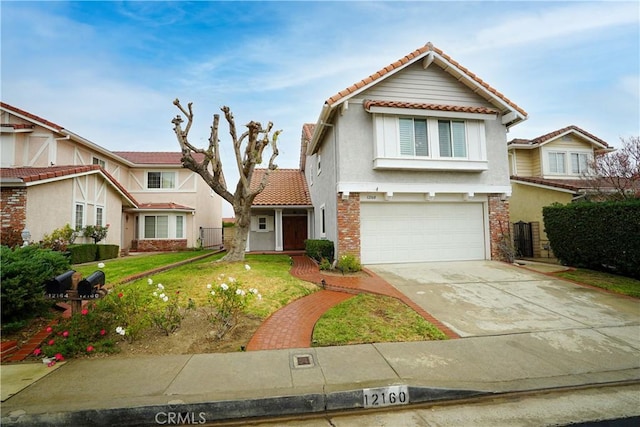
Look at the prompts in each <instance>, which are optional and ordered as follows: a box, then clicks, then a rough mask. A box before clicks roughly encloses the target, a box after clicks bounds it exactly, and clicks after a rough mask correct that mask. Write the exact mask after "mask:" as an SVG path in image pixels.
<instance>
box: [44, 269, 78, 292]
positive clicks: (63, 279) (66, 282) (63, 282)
mask: <svg viewBox="0 0 640 427" xmlns="http://www.w3.org/2000/svg"><path fill="white" fill-rule="evenodd" d="M75 272H76V271H75V270H69V271H66V272H64V273H62V274H60V275H58V276H56V277H54V278H53V279H50V280H47V281H46V282H45V284H44V288H45V293H46V295H47V297H48V298H65V295H66V294H67V292H68V291H69V289H71V284H72V279H73V274H74V273H75Z"/></svg>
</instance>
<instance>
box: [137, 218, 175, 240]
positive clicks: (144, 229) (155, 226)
mask: <svg viewBox="0 0 640 427" xmlns="http://www.w3.org/2000/svg"><path fill="white" fill-rule="evenodd" d="M142 217H143V220H144V225H143V227H142V239H144V240H167V239H171V236H170V233H169V229H170V226H169V218H170V217H171V215H168V214H166V215H162V214H156V215H143V216H142ZM149 218H153V219H154V221H153V222H154V224H153V237H149V236H147V221H148V219H149ZM158 218H166V219H167V222H166V237H159V236H158ZM162 231H164V230H162Z"/></svg>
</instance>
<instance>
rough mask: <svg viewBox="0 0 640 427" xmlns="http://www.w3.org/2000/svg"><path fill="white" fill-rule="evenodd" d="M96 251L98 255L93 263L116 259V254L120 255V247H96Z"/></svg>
mask: <svg viewBox="0 0 640 427" xmlns="http://www.w3.org/2000/svg"><path fill="white" fill-rule="evenodd" d="M97 249H98V254H97V257H96V259H95V261H102V260H103V259H113V258H118V254H119V253H120V246H118V245H98V247H97Z"/></svg>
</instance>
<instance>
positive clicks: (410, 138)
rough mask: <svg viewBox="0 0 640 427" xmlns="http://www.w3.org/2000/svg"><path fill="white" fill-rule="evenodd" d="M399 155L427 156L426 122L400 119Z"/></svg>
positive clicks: (423, 120)
mask: <svg viewBox="0 0 640 427" xmlns="http://www.w3.org/2000/svg"><path fill="white" fill-rule="evenodd" d="M399 120H400V122H399V130H400V154H401V155H402V156H428V155H429V144H428V141H427V120H426V119H413V118H400V119H399Z"/></svg>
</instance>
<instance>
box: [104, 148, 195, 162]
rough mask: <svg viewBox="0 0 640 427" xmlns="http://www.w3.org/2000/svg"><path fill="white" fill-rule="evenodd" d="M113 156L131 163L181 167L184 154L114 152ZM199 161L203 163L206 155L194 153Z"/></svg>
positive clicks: (172, 152)
mask: <svg viewBox="0 0 640 427" xmlns="http://www.w3.org/2000/svg"><path fill="white" fill-rule="evenodd" d="M113 154H115V155H117V156H120V157H122V158H124V159H126V160H129V161H130V162H131V163H137V164H153V165H181V164H182V152H180V151H165V152H162V151H113ZM194 158H195V159H196V160H197V161H199V162H200V161H202V159H204V155H202V154H200V153H194Z"/></svg>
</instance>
